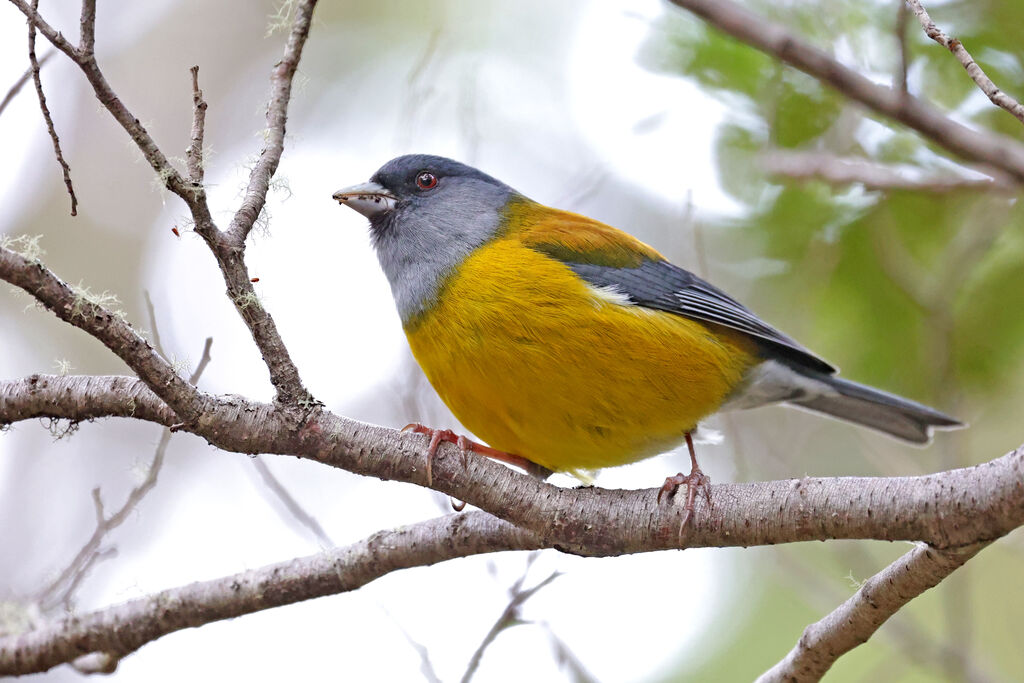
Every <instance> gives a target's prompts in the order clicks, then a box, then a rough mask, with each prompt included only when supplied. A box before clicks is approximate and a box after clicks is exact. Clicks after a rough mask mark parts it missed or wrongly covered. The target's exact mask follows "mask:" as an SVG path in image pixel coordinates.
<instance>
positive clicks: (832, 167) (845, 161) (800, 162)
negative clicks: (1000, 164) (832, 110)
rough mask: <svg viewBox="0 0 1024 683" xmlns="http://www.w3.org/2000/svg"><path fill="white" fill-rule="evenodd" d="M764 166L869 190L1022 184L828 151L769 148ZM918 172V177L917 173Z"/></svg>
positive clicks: (1000, 188) (1005, 188) (998, 188)
mask: <svg viewBox="0 0 1024 683" xmlns="http://www.w3.org/2000/svg"><path fill="white" fill-rule="evenodd" d="M759 161H760V163H761V166H762V168H764V170H765V171H767V172H768V173H770V174H773V175H778V176H785V177H787V178H793V179H795V180H819V181H822V182H826V183H829V184H830V185H836V186H843V185H849V184H851V183H858V184H861V185H863V186H864V187H865V188H866V189H869V190H882V191H886V190H912V191H916V192H934V193H945V192H957V191H964V190H982V191H990V192H1002V193H1011V194H1012V193H1016V192H1019V190H1020V187H1019V185H1016V184H1015V183H1013V182H1012V181H1010V180H1009V179H1008V178H1005V177H1002V176H997V177H990V178H965V177H960V176H953V175H949V174H946V175H942V176H935V175H932V176H928V175H922V174H921V171H920V170H919V169H916V168H910V167H902V166H896V165H893V164H883V163H880V162H874V161H868V160H866V159H856V158H848V157H838V156H835V155H833V154H829V153H826V152H798V151H789V150H781V149H779V150H769V151H766V152H763V153H761V154H760V155H759ZM915 176H917V177H915Z"/></svg>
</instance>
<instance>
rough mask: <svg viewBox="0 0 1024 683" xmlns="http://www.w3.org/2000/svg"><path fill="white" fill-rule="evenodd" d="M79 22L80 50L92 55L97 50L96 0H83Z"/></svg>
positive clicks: (33, 7)
mask: <svg viewBox="0 0 1024 683" xmlns="http://www.w3.org/2000/svg"><path fill="white" fill-rule="evenodd" d="M32 9H33V10H34V9H36V6H35V5H33V6H32ZM78 23H79V34H80V35H79V39H78V50H79V52H81V53H82V54H83V55H86V56H90V57H91V56H92V55H93V54H94V53H95V52H96V0H82V17H81V19H80V20H79V22H78Z"/></svg>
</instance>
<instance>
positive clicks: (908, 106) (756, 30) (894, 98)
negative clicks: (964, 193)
mask: <svg viewBox="0 0 1024 683" xmlns="http://www.w3.org/2000/svg"><path fill="white" fill-rule="evenodd" d="M670 1H671V2H672V3H673V4H675V5H678V6H679V7H682V8H684V9H687V10H689V11H691V12H693V13H694V14H696V15H697V16H699V17H700V18H702V19H704V20H705V21H706V22H708V23H709V24H711V25H712V26H714V27H715V28H717V29H718V30H720V31H722V32H724V33H727V34H729V35H731V36H733V37H734V38H736V39H738V40H741V41H743V42H745V43H747V44H749V45H751V46H752V47H755V48H757V49H758V50H761V51H762V52H765V53H767V54H770V55H773V56H775V57H777V58H778V59H780V60H781V61H783V62H785V63H786V64H789V65H790V66H793V67H795V68H797V69H800V70H801V71H803V72H804V73H806V74H809V75H811V76H813V77H815V78H817V79H818V80H820V81H821V82H823V83H825V84H827V85H829V86H831V87H832V88H835V89H836V90H837V91H839V92H840V93H842V94H843V95H846V96H847V97H849V98H850V99H852V100H855V101H857V102H860V103H861V104H863V105H864V106H866V107H868V108H869V109H872V110H874V111H875V112H877V113H879V114H883V115H885V116H888V117H890V118H892V119H895V120H896V121H899V122H900V123H903V124H904V125H907V126H909V127H910V128H913V129H914V130H916V131H918V132H919V133H921V134H922V135H924V136H925V137H926V138H928V139H929V140H932V141H933V142H935V143H937V144H939V145H941V146H942V147H944V148H946V149H947V150H949V151H951V152H953V153H954V154H958V155H960V156H962V157H964V158H965V159H970V160H971V161H975V162H978V163H982V164H988V165H991V166H994V167H996V168H998V169H1000V170H1002V171H1003V172H1004V173H1006V174H1007V175H1009V176H1012V177H1013V179H1014V180H1015V181H1017V182H1024V145H1022V144H1021V143H1019V142H1017V141H1016V140H1013V139H1012V138H1009V137H1007V136H1005V135H999V134H997V133H993V132H991V131H977V130H972V129H970V128H968V127H967V126H964V125H962V124H960V123H957V122H956V121H954V120H952V119H950V118H949V117H948V116H945V115H944V114H942V113H941V112H940V111H938V110H937V109H936V108H935V107H933V106H932V105H930V104H928V103H926V102H924V101H922V100H920V99H918V98H916V97H914V96H912V95H908V94H906V93H903V92H900V91H899V90H896V89H893V88H889V87H886V86H884V85H879V84H877V83H874V82H872V81H871V80H870V79H868V78H867V77H865V76H862V75H861V74H859V73H857V72H856V71H854V70H853V69H851V68H849V67H847V66H845V65H844V64H842V63H840V62H839V61H837V60H835V59H834V58H832V57H831V56H830V55H828V54H826V53H825V52H823V51H822V50H819V49H818V48H816V47H813V46H811V45H809V44H808V43H806V42H805V41H803V40H802V39H801V38H799V37H798V36H797V35H795V34H794V33H793V32H791V31H790V30H789V29H788V28H786V27H784V26H782V25H780V24H776V23H773V22H771V21H768V20H767V19H765V18H764V17H761V16H758V15H756V14H754V13H752V12H750V11H748V10H747V9H745V8H743V7H741V6H739V5H738V4H736V3H735V2H733V1H732V0H670Z"/></svg>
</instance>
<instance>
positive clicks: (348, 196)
mask: <svg viewBox="0 0 1024 683" xmlns="http://www.w3.org/2000/svg"><path fill="white" fill-rule="evenodd" d="M332 196H333V197H334V199H336V200H337V202H338V203H339V204H342V205H344V206H347V207H349V208H350V209H353V210H355V211H358V212H359V213H361V214H363V215H364V216H366V217H367V218H370V217H372V216H376V215H377V214H379V213H384V212H385V211H390V210H391V209H393V208H395V202H397V201H398V197H396V196H395V195H393V194H391V193H390V192H388V191H387V190H386V189H385V188H384V187H383V186H381V185H378V184H377V183H374V182H368V183H361V184H359V185H353V186H352V187H346V188H345V189H344V190H338V191H337V192H335V193H334V194H333V195H332Z"/></svg>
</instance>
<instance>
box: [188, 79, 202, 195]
mask: <svg viewBox="0 0 1024 683" xmlns="http://www.w3.org/2000/svg"><path fill="white" fill-rule="evenodd" d="M191 72H192V136H191V139H192V141H191V142H190V143H189V146H188V149H187V150H185V162H186V165H187V167H188V175H189V178H190V179H191V180H192V182H193V183H195V184H196V185H202V184H203V173H204V168H203V135H204V132H205V130H206V107H207V104H206V100H204V99H203V91H202V90H200V89H199V67H198V66H193V67H192V69H191Z"/></svg>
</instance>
